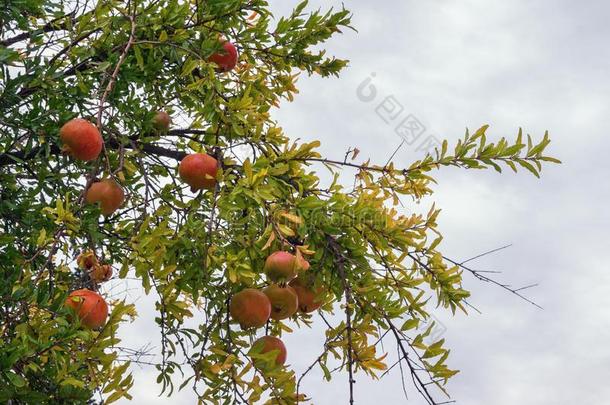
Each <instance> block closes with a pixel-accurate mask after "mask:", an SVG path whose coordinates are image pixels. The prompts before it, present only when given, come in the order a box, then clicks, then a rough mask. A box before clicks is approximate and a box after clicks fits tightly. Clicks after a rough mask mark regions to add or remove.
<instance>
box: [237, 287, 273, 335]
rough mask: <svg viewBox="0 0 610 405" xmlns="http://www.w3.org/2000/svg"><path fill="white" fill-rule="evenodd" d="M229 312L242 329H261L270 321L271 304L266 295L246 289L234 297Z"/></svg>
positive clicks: (252, 289)
mask: <svg viewBox="0 0 610 405" xmlns="http://www.w3.org/2000/svg"><path fill="white" fill-rule="evenodd" d="M229 312H230V313H231V316H232V317H233V319H235V320H236V321H237V322H239V324H240V325H241V327H242V329H247V328H260V327H261V326H263V325H264V324H265V323H266V322H267V321H268V320H269V316H270V315H271V303H270V302H269V298H267V296H266V295H265V294H264V293H262V292H260V291H259V290H255V289H254V288H246V289H245V290H242V291H240V292H238V293H237V294H235V295H234V296H233V298H232V299H231V305H230V306H229Z"/></svg>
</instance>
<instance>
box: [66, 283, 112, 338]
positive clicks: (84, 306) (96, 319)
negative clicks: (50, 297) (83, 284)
mask: <svg viewBox="0 0 610 405" xmlns="http://www.w3.org/2000/svg"><path fill="white" fill-rule="evenodd" d="M64 305H66V306H67V307H70V308H72V309H73V310H74V312H75V313H76V315H77V316H78V317H79V319H80V322H81V324H82V325H83V326H85V327H87V328H89V329H97V328H99V327H101V326H102V325H104V324H105V323H106V318H107V317H108V305H107V304H106V301H104V298H102V296H101V295H99V294H98V293H96V292H95V291H91V290H87V289H86V288H83V289H82V290H76V291H72V292H71V293H70V295H69V296H68V298H67V299H66V302H65V304H64Z"/></svg>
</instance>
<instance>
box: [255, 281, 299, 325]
mask: <svg viewBox="0 0 610 405" xmlns="http://www.w3.org/2000/svg"><path fill="white" fill-rule="evenodd" d="M263 292H264V293H265V295H266V296H267V298H269V301H270V302H271V319H275V320H276V321H279V320H282V319H286V318H289V317H291V316H292V315H294V314H295V312H297V309H299V298H298V296H297V293H296V292H295V291H294V290H293V289H292V287H289V286H286V287H280V286H279V285H277V284H272V285H270V286H269V287H267V288H265V289H264V290H263Z"/></svg>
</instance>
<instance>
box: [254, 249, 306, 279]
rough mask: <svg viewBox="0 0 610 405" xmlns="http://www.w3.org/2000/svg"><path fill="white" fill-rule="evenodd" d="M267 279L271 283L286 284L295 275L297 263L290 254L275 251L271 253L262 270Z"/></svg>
mask: <svg viewBox="0 0 610 405" xmlns="http://www.w3.org/2000/svg"><path fill="white" fill-rule="evenodd" d="M263 270H264V271H265V273H266V274H267V277H269V279H270V280H271V281H273V282H276V283H278V282H287V281H290V280H292V279H293V278H295V277H296V275H297V270H298V267H297V261H296V257H295V256H294V255H293V254H292V253H288V252H282V251H277V252H273V253H272V254H271V255H269V257H267V260H265V267H264V268H263Z"/></svg>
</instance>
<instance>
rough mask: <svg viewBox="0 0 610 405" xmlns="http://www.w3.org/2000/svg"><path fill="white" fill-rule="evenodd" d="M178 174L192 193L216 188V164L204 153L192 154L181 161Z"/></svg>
mask: <svg viewBox="0 0 610 405" xmlns="http://www.w3.org/2000/svg"><path fill="white" fill-rule="evenodd" d="M178 173H179V174H180V178H181V179H182V180H183V181H184V182H185V183H186V184H188V185H189V186H191V190H193V191H197V190H201V189H213V188H214V187H215V186H216V174H217V173H218V162H217V161H216V159H214V158H213V157H212V156H210V155H207V154H205V153H192V154H190V155H186V156H185V157H184V158H183V159H182V161H181V162H180V166H179V167H178Z"/></svg>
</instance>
